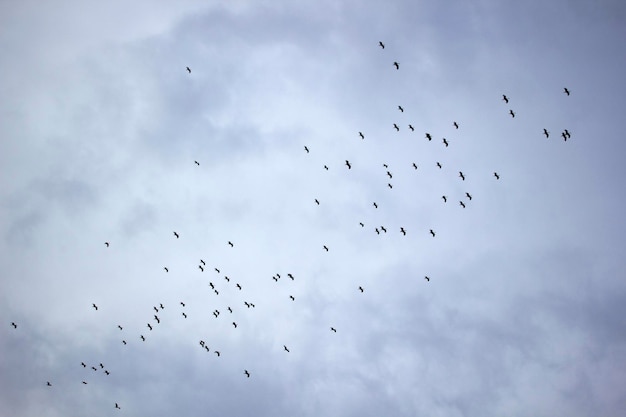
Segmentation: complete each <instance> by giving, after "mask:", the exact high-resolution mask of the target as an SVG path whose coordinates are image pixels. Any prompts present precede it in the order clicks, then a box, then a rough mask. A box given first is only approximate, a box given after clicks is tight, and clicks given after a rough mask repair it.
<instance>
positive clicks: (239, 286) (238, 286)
mask: <svg viewBox="0 0 626 417" xmlns="http://www.w3.org/2000/svg"><path fill="white" fill-rule="evenodd" d="M235 286H236V287H237V288H239V290H240V291H241V285H239V283H237V284H235Z"/></svg>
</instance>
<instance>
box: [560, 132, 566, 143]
mask: <svg viewBox="0 0 626 417" xmlns="http://www.w3.org/2000/svg"><path fill="white" fill-rule="evenodd" d="M561 136H562V137H563V140H564V141H566V142H567V135H566V134H565V132H563V133H561Z"/></svg>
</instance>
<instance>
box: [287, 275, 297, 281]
mask: <svg viewBox="0 0 626 417" xmlns="http://www.w3.org/2000/svg"><path fill="white" fill-rule="evenodd" d="M287 276H288V277H289V278H291V280H292V281H295V280H296V279H295V278H294V277H293V275H291V273H288V274H287Z"/></svg>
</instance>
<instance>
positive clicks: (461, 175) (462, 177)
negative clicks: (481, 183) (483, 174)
mask: <svg viewBox="0 0 626 417" xmlns="http://www.w3.org/2000/svg"><path fill="white" fill-rule="evenodd" d="M459 177H461V179H462V180H463V181H465V175H463V173H462V172H461V171H459Z"/></svg>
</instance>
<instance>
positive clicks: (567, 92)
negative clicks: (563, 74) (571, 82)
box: [563, 87, 569, 96]
mask: <svg viewBox="0 0 626 417" xmlns="http://www.w3.org/2000/svg"><path fill="white" fill-rule="evenodd" d="M563 92H564V93H565V94H567V95H568V96H569V90H568V89H567V87H563Z"/></svg>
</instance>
